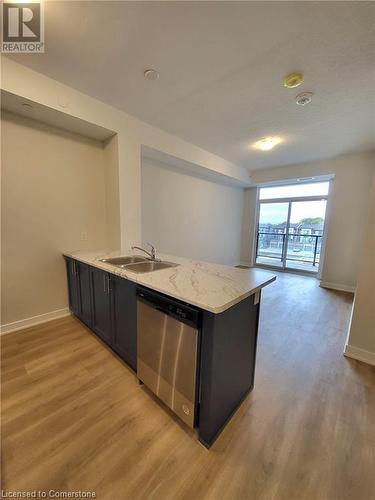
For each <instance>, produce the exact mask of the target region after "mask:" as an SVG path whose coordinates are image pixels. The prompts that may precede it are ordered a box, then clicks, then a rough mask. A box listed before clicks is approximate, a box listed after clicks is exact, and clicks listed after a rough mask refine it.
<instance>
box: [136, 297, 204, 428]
mask: <svg viewBox="0 0 375 500" xmlns="http://www.w3.org/2000/svg"><path fill="white" fill-rule="evenodd" d="M167 306H168V304H167ZM169 308H170V309H171V310H172V309H173V306H171V305H169ZM166 309H167V307H165V308H164V310H163V308H161V307H157V306H155V304H152V303H151V304H150V303H148V302H147V301H144V300H140V298H139V297H138V301H137V316H138V318H137V322H138V327H137V330H138V334H137V357H138V359H137V376H138V378H139V379H140V380H141V381H142V382H143V383H144V384H145V385H146V386H147V387H148V388H149V389H151V391H152V392H154V393H155V394H156V395H157V396H158V397H159V398H160V399H161V400H162V401H163V402H164V403H165V404H166V405H167V406H169V408H171V409H172V410H173V411H174V412H175V413H176V414H177V415H178V416H179V417H180V418H181V419H182V420H183V421H184V422H185V423H186V424H187V425H188V426H190V427H194V425H195V416H196V407H197V404H196V403H197V402H196V398H197V356H198V329H197V328H194V327H193V326H190V325H188V324H186V323H184V322H182V321H179V320H178V319H176V317H175V315H173V314H170V313H168V311H167V310H166ZM177 312H178V313H179V314H181V315H182V316H184V314H185V313H184V312H183V309H181V308H177Z"/></svg>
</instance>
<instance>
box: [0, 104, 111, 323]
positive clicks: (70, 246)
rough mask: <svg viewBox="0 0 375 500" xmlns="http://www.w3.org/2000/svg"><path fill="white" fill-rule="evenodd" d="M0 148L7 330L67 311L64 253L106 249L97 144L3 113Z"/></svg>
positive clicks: (100, 159) (103, 180) (102, 168)
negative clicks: (16, 323)
mask: <svg viewBox="0 0 375 500" xmlns="http://www.w3.org/2000/svg"><path fill="white" fill-rule="evenodd" d="M1 146H2V148H1V164H2V183H1V190H2V197H1V201H2V210H1V221H2V227H1V229H2V238H1V250H2V262H1V263H2V266H1V271H2V283H1V285H2V304H1V313H2V315H1V316H2V317H1V323H2V324H3V325H4V324H10V323H13V322H17V321H20V320H24V319H25V318H31V317H35V316H39V315H43V314H47V313H52V312H53V311H60V310H62V309H64V308H66V307H67V306H68V294H67V287H66V272H65V264H64V260H63V258H62V252H63V251H67V250H74V249H77V250H78V249H91V248H97V249H101V248H107V246H108V243H107V227H106V226H107V224H106V190H105V185H106V178H105V161H104V159H105V157H104V151H103V145H102V144H101V143H99V142H97V141H94V140H89V139H85V138H83V137H81V136H78V135H75V134H70V133H67V132H63V131H61V130H58V129H54V128H52V127H49V126H47V125H43V124H42V123H39V122H36V121H34V120H29V119H26V118H21V117H19V116H16V115H12V114H8V113H4V114H3V115H2V130H1ZM82 232H83V233H86V235H87V240H84V241H82V239H81V236H82V234H81V233H82Z"/></svg>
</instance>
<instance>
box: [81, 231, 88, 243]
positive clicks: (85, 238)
mask: <svg viewBox="0 0 375 500" xmlns="http://www.w3.org/2000/svg"><path fill="white" fill-rule="evenodd" d="M81 241H87V232H86V231H82V232H81Z"/></svg>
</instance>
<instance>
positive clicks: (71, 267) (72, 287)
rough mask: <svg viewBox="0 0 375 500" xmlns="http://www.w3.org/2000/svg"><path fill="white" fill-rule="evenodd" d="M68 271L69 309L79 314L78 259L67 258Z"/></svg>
mask: <svg viewBox="0 0 375 500" xmlns="http://www.w3.org/2000/svg"><path fill="white" fill-rule="evenodd" d="M66 271H67V276H68V296H69V309H70V310H71V312H72V313H73V314H75V315H76V316H79V311H80V305H79V278H78V268H77V261H75V260H73V259H66Z"/></svg>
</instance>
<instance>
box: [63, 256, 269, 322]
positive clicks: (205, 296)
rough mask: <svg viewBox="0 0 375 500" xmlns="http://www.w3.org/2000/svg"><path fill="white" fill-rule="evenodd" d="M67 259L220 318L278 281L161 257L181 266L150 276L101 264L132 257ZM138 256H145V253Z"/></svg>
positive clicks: (259, 272) (262, 273)
mask: <svg viewBox="0 0 375 500" xmlns="http://www.w3.org/2000/svg"><path fill="white" fill-rule="evenodd" d="M64 255H65V256H67V257H72V258H74V259H77V260H79V261H81V262H85V263H86V264H90V265H91V266H95V267H98V268H99V269H103V270H105V271H108V272H110V273H112V274H115V275H117V276H121V277H123V278H126V279H128V280H131V281H134V282H135V283H138V284H139V285H143V286H145V287H147V288H151V289H152V290H156V291H158V292H161V293H164V294H166V295H169V296H170V297H174V298H176V299H179V300H182V301H184V302H187V303H189V304H192V305H194V306H197V307H199V308H201V309H205V310H206V311H210V312H213V313H216V314H217V313H221V312H223V311H225V310H226V309H229V307H231V306H233V305H234V304H237V303H238V302H241V300H243V299H245V298H246V297H248V296H250V295H252V294H253V293H255V292H257V291H259V290H260V289H261V288H263V287H265V286H267V285H269V284H270V283H271V282H272V281H274V280H275V279H276V276H275V275H274V274H272V273H270V272H267V271H263V270H262V269H257V268H251V269H239V268H236V267H231V266H223V265H220V264H210V263H208V262H202V261H195V260H189V259H185V258H182V257H175V256H172V255H164V254H159V253H158V254H157V258H158V259H161V260H166V261H168V262H174V263H176V264H179V265H178V266H177V267H171V268H168V269H163V270H158V271H153V272H149V273H134V272H132V271H129V270H127V269H126V268H119V267H115V266H113V265H110V264H106V263H104V262H100V259H106V258H110V257H117V256H120V255H129V254H124V253H122V254H121V253H119V252H110V253H109V252H105V251H103V252H92V251H82V250H80V251H75V252H64ZM136 255H140V256H142V253H141V252H140V253H139V254H137V253H136Z"/></svg>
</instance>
